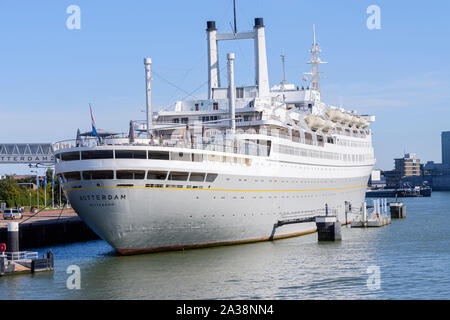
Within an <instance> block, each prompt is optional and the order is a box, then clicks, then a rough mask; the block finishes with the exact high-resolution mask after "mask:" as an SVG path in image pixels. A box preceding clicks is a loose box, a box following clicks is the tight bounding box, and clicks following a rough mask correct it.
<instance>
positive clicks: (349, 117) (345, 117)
mask: <svg viewBox="0 0 450 320" xmlns="http://www.w3.org/2000/svg"><path fill="white" fill-rule="evenodd" d="M342 115H343V119H342V120H341V123H342V124H348V123H350V121H352V118H353V116H352V115H350V114H348V113H343V114H342Z"/></svg>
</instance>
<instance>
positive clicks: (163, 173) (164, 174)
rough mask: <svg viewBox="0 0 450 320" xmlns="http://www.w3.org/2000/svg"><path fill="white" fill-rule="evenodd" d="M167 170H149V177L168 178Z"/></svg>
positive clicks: (155, 178)
mask: <svg viewBox="0 0 450 320" xmlns="http://www.w3.org/2000/svg"><path fill="white" fill-rule="evenodd" d="M166 177H167V171H149V172H148V174H147V179H154V180H166Z"/></svg>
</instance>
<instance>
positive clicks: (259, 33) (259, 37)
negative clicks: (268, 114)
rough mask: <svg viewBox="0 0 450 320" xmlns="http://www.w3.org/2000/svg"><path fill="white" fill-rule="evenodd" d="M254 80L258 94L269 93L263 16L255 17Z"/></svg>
mask: <svg viewBox="0 0 450 320" xmlns="http://www.w3.org/2000/svg"><path fill="white" fill-rule="evenodd" d="M254 30H255V33H256V36H255V68H256V70H255V77H256V79H255V82H256V85H257V86H258V93H259V96H260V97H262V96H265V95H267V94H268V93H269V74H268V71H267V55H266V37H265V32H264V23H263V18H255V26H254Z"/></svg>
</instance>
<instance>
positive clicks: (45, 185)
mask: <svg viewBox="0 0 450 320" xmlns="http://www.w3.org/2000/svg"><path fill="white" fill-rule="evenodd" d="M44 188H45V189H47V175H45V177H44Z"/></svg>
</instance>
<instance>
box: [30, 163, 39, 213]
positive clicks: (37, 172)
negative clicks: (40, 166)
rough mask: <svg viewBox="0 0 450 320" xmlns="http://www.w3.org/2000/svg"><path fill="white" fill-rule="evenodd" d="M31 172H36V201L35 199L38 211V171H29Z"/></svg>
mask: <svg viewBox="0 0 450 320" xmlns="http://www.w3.org/2000/svg"><path fill="white" fill-rule="evenodd" d="M30 171H31V172H36V185H37V189H36V199H37V210H38V211H39V175H38V174H39V171H38V170H30Z"/></svg>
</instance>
